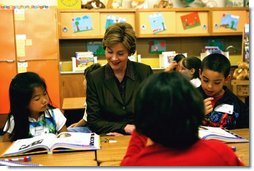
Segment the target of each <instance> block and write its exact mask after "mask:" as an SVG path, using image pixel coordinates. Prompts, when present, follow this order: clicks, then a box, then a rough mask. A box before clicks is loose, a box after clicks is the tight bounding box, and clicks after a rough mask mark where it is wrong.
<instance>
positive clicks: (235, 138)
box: [199, 126, 249, 143]
mask: <svg viewBox="0 0 254 171" xmlns="http://www.w3.org/2000/svg"><path fill="white" fill-rule="evenodd" d="M199 137H200V138H201V139H216V140H221V141H223V142H226V143H230V142H249V140H247V139H245V138H243V137H241V136H239V135H237V134H235V133H233V132H231V131H229V130H227V129H224V128H220V127H209V126H200V128H199Z"/></svg>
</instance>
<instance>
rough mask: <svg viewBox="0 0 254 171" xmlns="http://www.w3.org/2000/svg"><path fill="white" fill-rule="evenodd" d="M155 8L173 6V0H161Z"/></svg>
mask: <svg viewBox="0 0 254 171" xmlns="http://www.w3.org/2000/svg"><path fill="white" fill-rule="evenodd" d="M154 8H173V3H172V2H171V0H160V2H159V3H158V4H155V5H154Z"/></svg>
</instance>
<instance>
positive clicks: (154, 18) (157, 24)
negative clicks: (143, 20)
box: [149, 13, 166, 34]
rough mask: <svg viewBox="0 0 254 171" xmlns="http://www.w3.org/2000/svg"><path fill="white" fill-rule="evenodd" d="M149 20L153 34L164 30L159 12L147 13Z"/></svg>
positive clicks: (163, 23)
mask: <svg viewBox="0 0 254 171" xmlns="http://www.w3.org/2000/svg"><path fill="white" fill-rule="evenodd" d="M149 21H150V25H151V29H152V32H153V34H156V33H159V32H162V31H164V30H166V27H165V22H164V18H163V16H162V14H161V13H155V14H152V15H149Z"/></svg>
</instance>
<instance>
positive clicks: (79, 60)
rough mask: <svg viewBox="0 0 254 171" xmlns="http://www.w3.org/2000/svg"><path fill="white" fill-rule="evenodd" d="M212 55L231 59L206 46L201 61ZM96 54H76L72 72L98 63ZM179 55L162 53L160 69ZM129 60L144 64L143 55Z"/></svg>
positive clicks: (137, 55)
mask: <svg viewBox="0 0 254 171" xmlns="http://www.w3.org/2000/svg"><path fill="white" fill-rule="evenodd" d="M211 53H221V54H224V55H225V56H226V57H227V58H229V52H223V51H222V50H220V48H219V47H217V46H205V48H204V52H203V53H201V54H200V59H201V60H203V58H204V57H205V56H207V55H209V54H211ZM94 54H95V53H94V52H93V51H87V52H75V56H74V57H71V58H72V71H73V72H80V71H81V72H83V71H84V69H86V68H87V67H88V66H90V65H92V64H94V63H97V56H95V55H94ZM177 54H179V52H176V51H165V52H161V54H159V67H160V68H166V67H168V66H169V65H170V63H171V62H172V61H173V59H174V57H175V56H176V55H177ZM181 54H183V55H184V56H185V57H187V53H181ZM129 59H130V60H131V61H135V62H142V59H141V55H140V54H137V53H135V54H133V55H131V56H129Z"/></svg>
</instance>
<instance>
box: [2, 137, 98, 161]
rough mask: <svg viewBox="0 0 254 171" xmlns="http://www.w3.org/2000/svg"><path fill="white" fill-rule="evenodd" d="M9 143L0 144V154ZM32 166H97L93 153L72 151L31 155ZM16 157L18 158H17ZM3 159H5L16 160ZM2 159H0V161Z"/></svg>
mask: <svg viewBox="0 0 254 171" xmlns="http://www.w3.org/2000/svg"><path fill="white" fill-rule="evenodd" d="M10 145H11V143H10V142H0V154H2V153H3V152H4V151H5V150H6V149H7V148H8V147H9V146H10ZM29 156H30V157H31V162H23V163H24V164H25V163H32V164H40V165H42V166H97V161H96V160H95V152H94V151H72V152H57V153H53V154H47V153H42V154H32V155H29ZM17 157H18V156H17ZM17 157H5V158H17ZM1 159H3V158H0V160H1Z"/></svg>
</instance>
